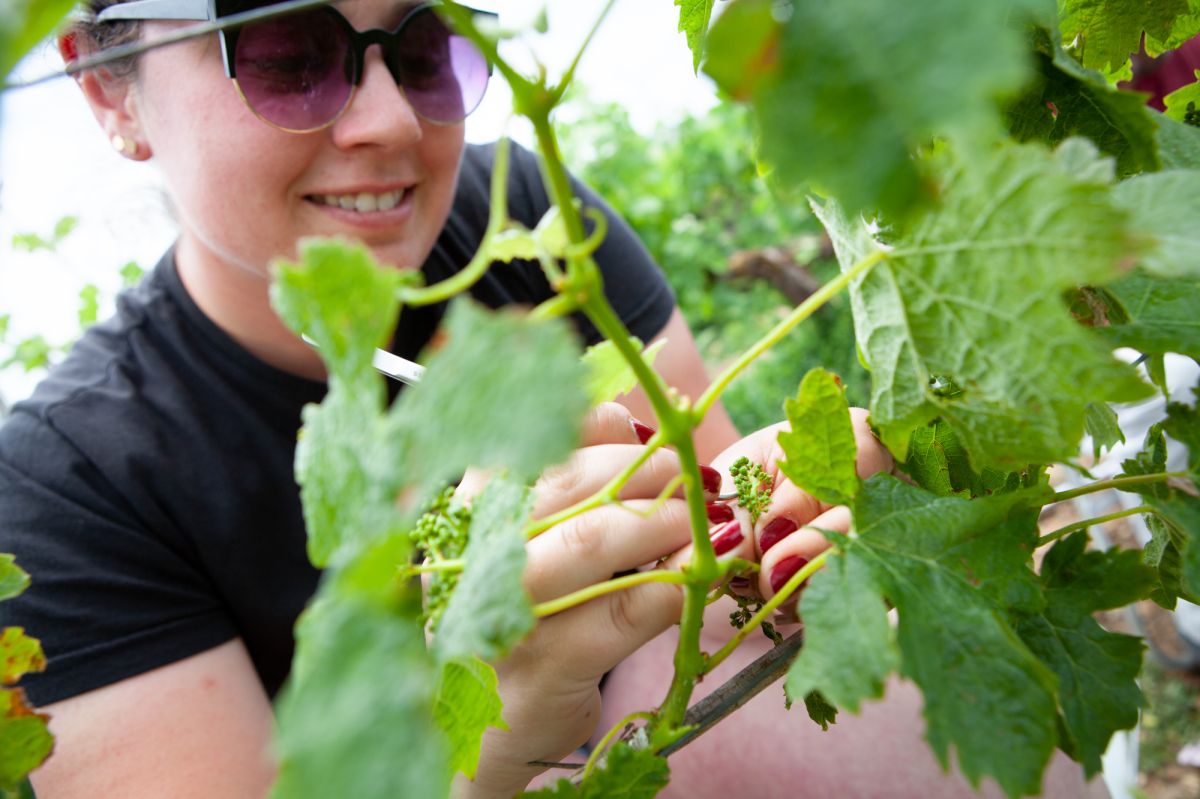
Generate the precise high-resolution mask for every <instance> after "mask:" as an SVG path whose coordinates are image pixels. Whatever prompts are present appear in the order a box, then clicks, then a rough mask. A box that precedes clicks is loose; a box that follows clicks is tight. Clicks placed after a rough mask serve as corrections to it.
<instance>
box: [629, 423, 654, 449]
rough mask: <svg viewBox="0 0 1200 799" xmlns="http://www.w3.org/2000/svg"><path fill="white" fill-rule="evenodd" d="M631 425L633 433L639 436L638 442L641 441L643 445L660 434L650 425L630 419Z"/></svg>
mask: <svg viewBox="0 0 1200 799" xmlns="http://www.w3.org/2000/svg"><path fill="white" fill-rule="evenodd" d="M629 423H630V424H632V425H633V432H634V433H636V434H637V437H638V441H641V442H642V443H643V444H645V443H646V442H647V441H649V440H650V439H651V437H653V436H654V434H655V433H657V432H658V431H657V430H655V429H654V428H653V427H651V426H650V425H646V424H642V423H641V422H639V421H638V420H637V419H630V420H629Z"/></svg>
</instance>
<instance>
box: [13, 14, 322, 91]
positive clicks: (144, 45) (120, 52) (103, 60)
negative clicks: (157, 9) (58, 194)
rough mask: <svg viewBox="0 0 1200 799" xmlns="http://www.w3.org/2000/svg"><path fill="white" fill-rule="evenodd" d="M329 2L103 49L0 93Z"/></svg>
mask: <svg viewBox="0 0 1200 799" xmlns="http://www.w3.org/2000/svg"><path fill="white" fill-rule="evenodd" d="M331 2H332V0H286V2H282V3H276V4H274V5H270V6H266V7H264V8H256V9H253V10H252V11H243V12H242V13H240V14H231V15H229V16H228V17H221V19H218V20H214V21H210V22H201V23H198V24H196V25H189V26H187V27H186V28H182V29H180V30H178V31H176V32H175V33H172V34H169V35H167V36H163V37H161V38H158V39H155V40H153V41H148V42H134V43H133V44H126V45H122V46H120V47H113V48H111V49H109V50H105V51H104V52H102V53H97V54H96V55H94V56H91V57H90V58H81V59H79V60H78V61H75V62H73V63H71V64H68V65H67V67H66V68H65V69H61V70H55V71H54V72H51V73H48V74H46V75H40V76H38V77H36V78H31V79H29V80H24V81H17V82H15V83H8V82H5V83H4V84H3V85H2V86H0V92H9V91H14V90H16V89H28V88H29V87H31V86H38V85H40V84H42V83H46V82H48V81H52V80H57V79H58V78H65V77H67V76H71V75H77V74H79V73H80V72H86V71H87V70H89V69H96V68H97V67H102V66H105V65H106V64H111V63H113V62H114V61H120V60H121V59H123V58H129V57H130V56H135V55H141V54H142V53H148V52H150V51H151V50H154V49H156V48H159V47H166V46H167V45H171V44H178V43H179V42H185V41H187V40H188V39H195V38H197V37H200V36H207V35H208V34H210V33H213V32H215V31H223V30H226V29H228V28H236V27H238V26H240V25H247V24H249V23H251V22H261V21H262V20H267V19H274V18H275V17H282V16H284V15H286V14H292V13H295V12H297V11H306V10H308V9H310V8H316V7H318V6H323V5H328V4H329V3H331Z"/></svg>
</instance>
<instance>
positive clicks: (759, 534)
mask: <svg viewBox="0 0 1200 799" xmlns="http://www.w3.org/2000/svg"><path fill="white" fill-rule="evenodd" d="M867 416H868V413H867V411H866V410H865V409H863V408H851V409H850V419H851V423H852V424H853V426H854V435H855V439H856V441H857V442H858V455H857V458H856V459H855V467H856V471H857V473H858V476H859V477H861V478H864V479H865V478H867V477H870V476H871V475H873V474H876V473H877V472H890V471H891V470H892V467H893V465H894V463H893V461H892V456H891V453H889V452H888V451H887V449H886V448H885V447H884V446H883V445H882V444H880V443H879V439H877V438H875V436H874V435H873V434H872V433H871V428H870V425H869V424H868V423H867ZM831 507H832V506H831V505H829V504H827V503H824V502H820V501H819V500H817V499H816V498H814V497H812V496H810V495H809V494H808V493H806V492H805V491H803V490H801V489H800V488H799V487H797V486H796V485H795V484H794V483H792V481H791V480H788V479H787V478H785V477H784V476H783V475H782V474H779V476H778V477H777V478H776V486H775V490H774V491H773V492H772V494H771V505H770V507H769V508H767V512H766V513H764V514H763V515H762V516H761V517H760V518H759V520H758V527H757V529H756V531H755V538H756V543H757V552H758V556H759V557H760V558H761V557H763V556H765V555H766V554H767V552H769V551H770V550H771V548H772V547H773V546H775V545H776V544H778V543H779V542H780V541H782V540H783V539H784V538H787V537H788V536H790V535H791V534H792V533H794V532H796V530H798V529H800V528H801V527H803V526H804V525H806V524H809V523H810V522H811V521H812V520H813V519H815V518H816V517H818V516H820V515H821V514H823V513H825V512H826V511H828V510H829V509H830V508H831Z"/></svg>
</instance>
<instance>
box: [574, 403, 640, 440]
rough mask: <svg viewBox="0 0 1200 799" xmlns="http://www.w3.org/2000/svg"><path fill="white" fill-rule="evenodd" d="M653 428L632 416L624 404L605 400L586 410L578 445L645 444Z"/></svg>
mask: <svg viewBox="0 0 1200 799" xmlns="http://www.w3.org/2000/svg"><path fill="white" fill-rule="evenodd" d="M654 433H655V430H654V429H653V428H651V427H649V426H647V425H644V424H642V423H641V422H639V421H638V420H637V419H635V418H633V414H632V413H630V412H629V409H628V408H626V407H625V406H624V405H621V404H620V403H617V402H605V403H601V404H600V405H597V406H596V407H595V408H592V410H591V411H589V412H588V415H587V416H586V417H585V418H584V420H583V434H582V440H581V442H580V446H582V447H594V446H597V445H598V444H645V443H646V441H648V440H649V439H650V436H652V435H654Z"/></svg>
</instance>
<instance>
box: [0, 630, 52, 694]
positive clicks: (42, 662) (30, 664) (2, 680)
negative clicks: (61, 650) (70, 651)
mask: <svg viewBox="0 0 1200 799" xmlns="http://www.w3.org/2000/svg"><path fill="white" fill-rule="evenodd" d="M45 669H46V656H45V655H44V654H42V644H41V642H40V641H38V639H36V638H30V637H29V636H27V635H26V634H25V631H24V630H23V629H22V628H20V627H5V628H4V629H3V630H0V685H15V684H16V683H17V681H18V680H20V679H21V677H22V676H24V675H26V674H28V673H29V672H31V671H44V670H45Z"/></svg>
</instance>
